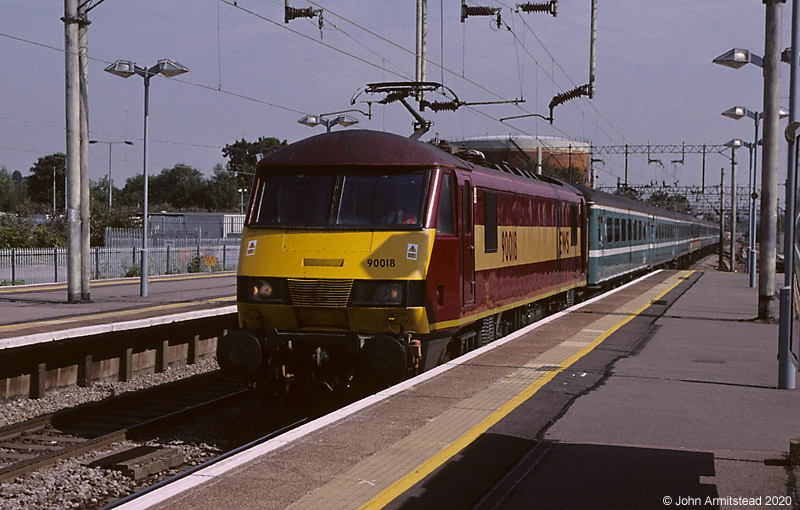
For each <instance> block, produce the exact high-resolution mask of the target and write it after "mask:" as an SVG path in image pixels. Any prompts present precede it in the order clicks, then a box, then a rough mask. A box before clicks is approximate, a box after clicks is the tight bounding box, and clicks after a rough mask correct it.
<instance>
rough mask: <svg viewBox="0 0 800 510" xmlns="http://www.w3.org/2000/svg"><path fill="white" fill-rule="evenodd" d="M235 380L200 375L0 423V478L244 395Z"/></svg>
mask: <svg viewBox="0 0 800 510" xmlns="http://www.w3.org/2000/svg"><path fill="white" fill-rule="evenodd" d="M247 394H248V391H247V389H246V388H245V387H244V386H243V383H242V382H241V381H240V380H236V379H232V378H230V377H226V376H223V375H222V374H221V373H220V372H218V371H217V372H211V373H209V374H202V375H199V376H194V377H191V378H188V379H184V380H181V381H177V382H174V383H169V384H165V385H162V386H157V387H154V388H149V389H147V390H143V391H138V392H134V393H130V394H126V395H122V396H118V397H112V398H110V399H106V400H103V401H100V402H94V403H90V404H84V405H81V406H79V407H76V408H73V409H67V410H63V411H59V412H56V413H52V414H48V415H44V416H40V417H37V418H33V419H31V420H27V421H24V422H21V423H17V424H12V425H8V426H5V427H2V428H0V482H3V481H7V480H12V479H14V478H16V477H18V476H21V475H24V474H27V473H30V472H32V471H35V470H39V469H44V468H47V467H51V466H53V465H55V464H56V463H57V462H59V461H61V460H64V459H69V458H74V457H77V456H80V455H83V454H85V453H89V452H92V451H96V450H100V449H103V448H106V447H107V446H108V445H111V444H113V443H117V442H120V441H123V440H125V439H129V438H131V437H133V436H136V435H141V434H144V433H151V432H152V431H154V430H155V429H157V428H159V427H166V426H169V425H172V424H174V423H176V422H178V421H180V420H185V419H187V418H188V417H191V416H194V415H199V414H203V413H208V412H209V411H210V410H211V409H213V408H214V407H217V406H222V405H226V404H230V403H231V402H233V401H235V400H238V399H242V398H245V397H246V396H247Z"/></svg>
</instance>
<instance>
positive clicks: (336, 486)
mask: <svg viewBox="0 0 800 510" xmlns="http://www.w3.org/2000/svg"><path fill="white" fill-rule="evenodd" d="M756 309H757V293H756V290H755V289H748V287H747V276H746V275H741V274H726V273H715V272H690V271H662V272H659V273H656V274H654V275H651V276H649V277H647V278H645V279H642V280H639V281H636V282H633V283H632V284H630V285H628V286H627V287H625V288H623V289H620V290H618V291H617V292H616V293H614V294H612V295H609V296H606V297H604V298H602V299H600V300H597V301H593V302H590V303H586V304H583V305H581V306H580V307H576V308H575V309H572V310H571V311H569V312H568V313H562V314H559V315H558V316H555V317H553V318H550V319H547V320H545V321H541V322H540V323H537V324H536V325H535V327H533V328H530V329H526V330H524V331H521V332H519V333H518V334H513V335H511V336H510V337H508V338H506V339H503V340H501V341H498V342H495V343H494V344H490V346H487V348H483V349H481V350H479V351H476V352H474V353H470V354H469V355H467V356H465V357H462V358H459V359H458V360H456V361H454V362H452V363H450V364H448V365H446V366H443V367H439V368H437V369H435V370H433V371H431V372H429V373H426V374H422V376H420V377H419V378H415V379H414V380H411V381H408V382H406V383H403V384H401V385H399V386H397V387H394V388H391V389H389V390H386V391H384V392H381V393H380V394H378V395H376V396H374V397H370V398H368V399H365V401H362V402H358V403H356V404H353V405H351V406H349V407H348V408H345V409H342V410H340V411H337V412H336V413H334V414H333V415H331V416H328V417H326V418H324V419H321V420H318V421H315V422H312V423H309V424H306V425H303V426H302V427H301V428H299V429H297V430H295V431H292V432H290V433H288V434H286V435H284V436H280V437H278V438H275V439H273V440H271V441H269V442H267V443H264V444H262V445H259V446H257V447H255V448H253V449H251V450H248V451H246V452H243V453H241V454H239V455H237V456H234V457H232V458H230V459H228V460H226V461H224V462H223V463H221V464H218V465H216V466H211V467H209V468H206V469H204V470H200V471H198V472H196V473H194V474H192V475H191V476H189V477H186V478H184V479H182V480H179V481H178V482H175V483H174V484H170V485H167V486H165V487H162V488H161V489H159V490H157V491H154V492H152V493H150V494H148V495H146V496H145V497H143V498H140V499H138V500H133V501H131V502H129V503H127V504H125V505H123V506H122V507H120V508H122V509H124V510H131V509H143V508H156V509H159V510H166V509H170V510H183V509H186V510H190V509H191V510H198V509H205V508H209V509H211V508H225V507H228V508H237V509H245V510H246V509H256V508H258V509H273V508H276V509H277V508H292V509H315V508H326V509H328V508H330V509H334V508H341V509H355V508H388V509H429V508H454V509H455V508H458V509H460V508H472V509H490V508H491V509H522V508H525V509H527V508H601V509H627V508H637V509H639V508H645V509H647V508H661V509H663V508H669V507H671V506H680V507H696V508H767V507H769V508H800V503H798V497H799V496H800V494H799V493H798V481H797V480H798V477H800V467H798V466H792V465H790V464H789V463H788V449H789V441H790V438H791V437H796V436H800V391H798V390H778V389H776V388H775V386H776V381H777V362H776V359H775V357H776V351H777V326H775V325H768V324H759V323H756V322H755V321H754V320H753V317H754V316H755V315H756Z"/></svg>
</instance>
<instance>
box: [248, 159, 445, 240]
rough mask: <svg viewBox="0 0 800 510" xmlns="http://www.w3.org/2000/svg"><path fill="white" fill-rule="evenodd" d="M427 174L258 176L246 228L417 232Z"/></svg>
mask: <svg viewBox="0 0 800 510" xmlns="http://www.w3.org/2000/svg"><path fill="white" fill-rule="evenodd" d="M429 173H430V172H428V171H415V172H388V171H387V172H381V171H380V170H379V171H377V172H375V171H370V172H352V173H350V172H348V173H344V172H342V173H338V174H335V173H332V172H326V171H313V170H309V171H304V172H303V173H299V172H289V171H280V170H277V171H273V172H269V173H266V172H265V173H260V174H259V175H257V177H256V182H255V185H254V189H255V193H256V199H255V204H256V205H255V208H254V210H253V211H252V213H251V216H250V218H248V225H255V226H270V227H272V226H275V227H287V228H292V227H301V228H339V229H354V230H355V229H364V228H376V227H377V228H386V229H390V228H391V229H397V228H404V229H405V228H419V227H420V226H421V225H422V220H423V217H422V216H423V211H424V209H425V197H426V196H427V190H428V181H429ZM451 207H452V204H451Z"/></svg>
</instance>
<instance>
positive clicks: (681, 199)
mask: <svg viewBox="0 0 800 510" xmlns="http://www.w3.org/2000/svg"><path fill="white" fill-rule="evenodd" d="M647 203H648V204H650V205H654V206H656V207H660V208H662V209H667V210H669V211H675V212H679V213H684V214H691V212H692V205H691V204H690V203H689V199H687V198H686V197H685V196H683V195H678V194H670V193H669V192H667V191H663V190H659V191H654V192H653V194H652V195H650V198H649V199H647Z"/></svg>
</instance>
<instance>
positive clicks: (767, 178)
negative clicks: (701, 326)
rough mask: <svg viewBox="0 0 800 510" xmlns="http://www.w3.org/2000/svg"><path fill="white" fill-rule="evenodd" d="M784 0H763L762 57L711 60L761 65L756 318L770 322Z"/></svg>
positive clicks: (773, 314) (743, 53)
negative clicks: (759, 201)
mask: <svg viewBox="0 0 800 510" xmlns="http://www.w3.org/2000/svg"><path fill="white" fill-rule="evenodd" d="M783 1H785V0H764V3H765V4H766V15H765V20H766V22H765V28H764V57H763V58H762V57H760V56H759V55H756V54H754V53H752V52H751V51H750V50H747V49H741V48H733V49H731V50H729V51H727V52H726V53H723V54H722V55H720V56H719V57H717V58H715V59H714V60H713V62H714V63H715V64H720V65H723V66H726V67H731V68H734V69H739V68H741V67H742V66H744V65H746V64H754V65H756V66H758V67H761V68H763V74H764V93H763V97H764V108H763V110H762V111H763V115H762V117H763V122H764V125H763V128H764V144H763V153H762V164H761V212H760V214H761V228H760V233H759V244H760V252H761V256H760V257H759V258H758V268H759V274H758V318H759V320H763V321H773V320H775V319H777V318H778V314H777V309H776V306H775V305H776V301H777V300H776V299H775V297H776V296H775V254H776V245H777V234H778V231H777V221H776V219H777V205H778V204H777V198H778V189H777V188H778V186H777V184H778V182H777V179H778V141H779V140H778V138H779V133H778V129H779V127H778V122H779V120H780V119H779V110H780V105H779V102H780V69H778V67H779V66H780V62H781V61H784V62H789V61H790V51H789V50H785V51H783V52H781V50H780V42H781V4H782V2H783Z"/></svg>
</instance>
